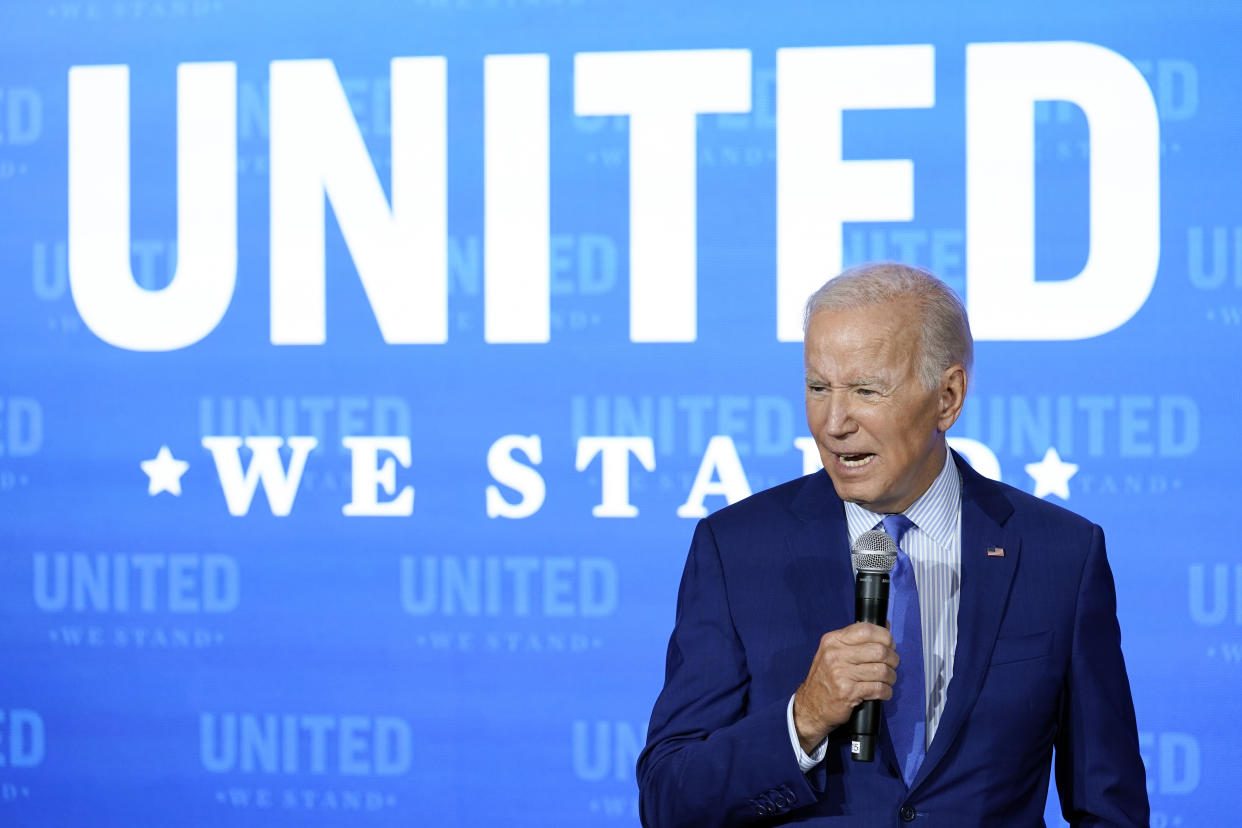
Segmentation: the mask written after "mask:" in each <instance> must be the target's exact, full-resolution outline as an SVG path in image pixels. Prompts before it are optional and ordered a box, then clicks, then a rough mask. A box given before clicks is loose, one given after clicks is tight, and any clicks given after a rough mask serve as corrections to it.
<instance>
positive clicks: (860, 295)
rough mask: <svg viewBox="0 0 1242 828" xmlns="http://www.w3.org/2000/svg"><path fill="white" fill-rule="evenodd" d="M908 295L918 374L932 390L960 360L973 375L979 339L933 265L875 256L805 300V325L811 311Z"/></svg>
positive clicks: (830, 281)
mask: <svg viewBox="0 0 1242 828" xmlns="http://www.w3.org/2000/svg"><path fill="white" fill-rule="evenodd" d="M900 299H909V300H911V301H913V302H914V303H915V306H916V307H917V308H918V311H919V317H920V320H921V323H922V324H921V325H920V327H919V332H920V335H919V379H920V380H921V381H922V383H923V387H924V388H925V389H927V390H928V391H931V390H933V389H935V388H936V387H937V386H938V385H939V384H940V377H941V375H942V374H943V373H944V371H945V369H946V368H949V367H950V366H953V365H961V366H962V367H963V368H965V369H966V375H967V377H969V376H970V369H971V365H972V363H973V362H974V356H975V342H974V339H973V338H972V337H971V335H970V322H969V320H967V318H966V308H965V307H964V306H963V305H962V300H961V299H959V298H958V296H957V294H956V293H954V292H953V291H952V289H950V288H949V286H948V285H946V284H945V283H944V282H942V281H940V280H939V279H937V278H936V277H935V276H933V275H932V274H931V273H930V272H929V271H926V270H923V269H922V268H920V267H912V266H910V265H905V264H901V263H900V262H871V263H868V264H862V265H858V266H856V267H851V268H848V269H847V270H845V271H843V272H842V273H841V275H840V276H837V277H836V278H834V279H829V280H828V281H827V282H825V283H824V285H823V287H821V288H820V289H819V290H817V291H815V292H814V293H813V294H811V298H810V299H808V300H807V301H806V313H805V315H804V316H803V320H802V330H803V332H805V331H806V327H807V325H808V324H810V321H811V316H812V315H813V314H815V313H818V312H819V311H825V310H832V311H835V310H849V309H852V308H859V307H864V306H867V305H878V304H881V303H885V302H892V301H895V300H900Z"/></svg>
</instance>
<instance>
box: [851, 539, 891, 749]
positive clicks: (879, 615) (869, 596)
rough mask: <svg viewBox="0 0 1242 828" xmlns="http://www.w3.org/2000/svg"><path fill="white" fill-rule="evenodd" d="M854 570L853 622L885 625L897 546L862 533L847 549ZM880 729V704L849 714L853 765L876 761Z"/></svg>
mask: <svg viewBox="0 0 1242 828" xmlns="http://www.w3.org/2000/svg"><path fill="white" fill-rule="evenodd" d="M850 556H851V557H852V558H853V559H854V569H856V570H858V575H857V577H856V578H855V579H854V620H855V621H865V622H867V623H868V624H876V625H878V626H881V627H882V626H884V623H885V622H886V621H887V620H888V586H889V579H888V573H889V572H891V571H892V569H893V565H894V564H895V563H897V544H896V543H894V542H893V539H892V538H890V537H889V536H888V535H887V534H885V533H884V532H882V531H881V530H879V529H872V530H871V531H869V532H863V533H862V534H861V535H859V536H858V540H856V541H854V546H853V548H852V549H851V550H850ZM879 729H880V702H879V700H878V699H868V700H867V701H864V702H863V703H862V704H860V705H858V706H857V707H855V708H854V712H853V713H851V714H850V738H851V741H850V757H851V758H852V759H853V760H854V761H855V762H871V761H873V760H874V759H875V737H876V733H877V732H878V731H879Z"/></svg>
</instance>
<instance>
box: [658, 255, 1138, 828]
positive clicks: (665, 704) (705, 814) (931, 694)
mask: <svg viewBox="0 0 1242 828" xmlns="http://www.w3.org/2000/svg"><path fill="white" fill-rule="evenodd" d="M805 332H806V336H805V359H806V411H807V422H808V424H809V425H810V428H811V432H812V434H813V435H814V437H815V441H816V443H817V445H818V447H819V454H820V458H821V459H822V460H823V464H824V470H823V471H820V472H817V473H816V474H812V475H809V476H807V477H804V478H802V479H800V480H794V481H792V482H790V483H786V484H784V485H781V486H777V487H776V488H774V489H770V490H768V491H766V492H761V493H759V494H757V495H755V496H753V497H750V498H747V499H746V500H744V501H742V502H740V503H737V504H734V505H732V506H730V507H728V508H726V509H722V510H721V511H719V512H717V513H716V514H714V515H712V516H711V517H709V518H707V519H705V520H703V521H701V522H700V523H699V525H698V528H697V529H696V531H695V534H694V540H693V543H692V546H691V549H690V554H689V557H688V560H687V562H686V568H685V573H684V575H683V578H682V584H681V590H680V592H679V595H678V602H677V622H676V626H675V628H674V630H673V634H672V638H671V639H670V641H669V646H668V661H667V673H666V679H665V685H664V690H663V691H662V692H661V694H660V697H659V699H658V700H657V701H656V704H655V709H654V710H653V712H652V716H651V726H650V729H649V735H648V741H647V746H646V748H645V749H644V750H643V753H642V755H641V756H640V757H639V760H638V778H639V786H640V788H641V811H642V818H643V822H644V824H645V825H648V826H660V828H668V826H724V825H743V824H747V825H749V824H763V825H775V824H787V823H804V824H808V825H858V826H880V825H898V826H899V825H903V824H905V823H917V824H920V825H928V826H952V828H964V826H1036V825H1043V824H1044V823H1043V811H1044V806H1045V802H1046V799H1047V793H1048V777H1049V767H1050V764H1051V759H1052V755H1053V748H1054V747H1055V749H1056V778H1057V789H1058V792H1059V794H1060V796H1061V807H1062V813H1063V814H1064V815H1065V817H1066V819H1067V820H1069V822H1071V823H1072V824H1074V825H1093V826H1094V825H1125V826H1140V825H1146V824H1147V820H1148V805H1147V795H1146V790H1145V780H1144V771H1143V764H1142V761H1141V759H1140V758H1139V751H1138V735H1137V732H1136V728H1135V720H1134V709H1133V703H1132V701H1131V697H1130V686H1129V682H1128V680H1127V678H1126V672H1125V664H1124V662H1123V661H1122V655H1121V646H1120V632H1119V630H1118V626H1117V618H1116V609H1115V603H1116V599H1115V594H1114V588H1113V579H1112V574H1111V572H1110V570H1109V567H1108V562H1107V560H1106V558H1105V554H1104V536H1103V534H1102V532H1101V530H1100V528H1099V527H1098V526H1095V525H1093V524H1092V523H1090V522H1089V521H1087V520H1084V519H1083V518H1081V517H1078V516H1077V515H1074V514H1072V513H1070V512H1067V511H1065V510H1063V509H1061V508H1058V507H1056V506H1053V505H1051V504H1048V503H1045V502H1043V501H1042V500H1038V499H1036V498H1033V497H1031V496H1030V495H1027V494H1024V493H1022V492H1020V491H1018V490H1016V489H1013V488H1011V487H1009V486H1006V485H1004V484H1001V483H997V482H993V481H991V480H987V479H986V478H983V477H981V476H980V475H979V474H977V473H976V472H975V471H974V470H972V469H971V468H970V466H969V465H967V464H966V463H965V462H964V461H963V460H962V459H961V458H960V457H958V456H957V455H956V454H954V453H953V452H952V451H950V450H949V449H948V446H947V444H946V440H945V432H946V431H948V429H949V427H950V426H952V425H953V423H954V421H955V420H956V419H957V416H958V414H959V413H960V412H961V409H962V403H963V401H964V399H965V396H966V387H967V382H968V378H969V372H970V366H971V358H972V351H973V344H972V341H971V337H970V329H969V325H968V323H967V320H966V313H965V310H964V309H963V307H962V305H961V302H960V301H959V300H958V299H957V297H956V296H955V295H954V294H953V293H952V291H950V290H949V289H948V288H947V287H945V286H944V284H943V283H941V282H940V281H939V280H937V279H936V278H935V277H933V276H931V275H930V274H928V273H926V272H924V271H921V270H918V269H915V268H910V267H905V266H902V265H897V264H880V265H867V266H863V267H860V268H855V269H852V270H848V271H846V272H845V273H843V274H842V275H841V276H839V277H837V278H836V279H833V280H831V281H829V282H828V283H827V284H825V285H824V286H823V287H822V288H820V290H819V291H818V292H816V293H815V294H814V295H813V296H812V297H811V299H810V300H809V302H808V303H807V311H806V328H805ZM873 529H883V530H884V531H885V532H886V533H887V534H889V535H890V536H891V537H892V538H893V540H894V541H895V542H896V544H897V546H898V548H899V550H900V551H899V553H898V560H897V564H896V566H895V567H894V570H893V573H892V592H893V594H892V607H893V617H892V618H891V619H890V620H891V623H890V626H889V627H887V628H886V627H880V626H876V625H872V624H865V623H851V622H852V621H853V618H854V590H853V584H854V577H855V573H854V572H853V569H852V566H851V557H850V549H851V544H852V543H853V542H854V541H855V540H856V539H857V538H858V537H859V536H860V535H861V534H863V533H864V532H867V531H869V530H873ZM890 629H891V633H890ZM895 639H896V640H895ZM868 699H877V700H880V701H881V710H882V715H881V716H880V717H879V718H880V719H881V724H880V733H879V737H878V739H877V741H876V749H875V759H874V761H872V762H857V761H852V760H851V755H850V750H851V736H850V733H849V731H850V726H849V718H850V714H851V711H852V710H853V709H854V708H855V706H857V705H858V704H860V703H861V702H862V701H864V700H868Z"/></svg>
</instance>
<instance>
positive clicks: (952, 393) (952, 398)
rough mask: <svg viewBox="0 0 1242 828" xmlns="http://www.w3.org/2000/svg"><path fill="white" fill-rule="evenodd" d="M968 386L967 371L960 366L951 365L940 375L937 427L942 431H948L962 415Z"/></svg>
mask: <svg viewBox="0 0 1242 828" xmlns="http://www.w3.org/2000/svg"><path fill="white" fill-rule="evenodd" d="M966 384H967V380H966V369H965V368H963V367H962V366H960V365H950V366H949V367H948V368H946V369H944V373H943V374H941V375H940V399H939V400H938V401H937V403H938V405H939V406H940V407H939V410H938V411H937V415H938V420H937V427H938V428H939V429H940V431H942V432H943V431H948V430H949V426H951V425H953V424H954V423H955V422H957V418H958V416H959V415H960V414H961V413H962V405H963V404H964V403H965V402H966Z"/></svg>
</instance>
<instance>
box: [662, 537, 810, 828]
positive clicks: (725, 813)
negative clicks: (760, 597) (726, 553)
mask: <svg viewBox="0 0 1242 828" xmlns="http://www.w3.org/2000/svg"><path fill="white" fill-rule="evenodd" d="M749 688H750V677H749V672H748V666H747V660H746V652H745V649H744V648H743V645H742V641H741V639H740V638H739V636H738V633H737V630H736V629H735V627H734V624H733V619H732V616H731V613H730V609H729V598H728V590H727V588H726V584H725V577H724V570H723V568H722V566H721V562H720V552H719V549H718V547H717V544H716V539H715V537H714V535H713V533H712V530H711V527H710V525H709V524H708V523H707V522H706V521H701V522H700V523H699V525H698V528H697V529H696V530H695V534H694V541H693V543H692V544H691V548H690V554H689V557H688V558H687V560H686V568H685V572H684V573H683V575H682V581H681V588H680V590H679V592H678V597H677V620H676V625H675V627H674V629H673V634H672V637H671V638H670V640H669V645H668V657H667V662H666V667H665V682H664V689H663V691H662V692H661V693H660V697H659V698H658V699H657V700H656V704H655V709H654V710H653V711H652V714H651V723H650V726H649V728H648V737H647V746H646V748H645V749H644V750H643V752H642V754H641V755H640V756H639V759H638V783H639V792H640V796H639V802H640V813H641V817H642V821H643V824H644V825H645V826H648V828H672V827H673V826H690V825H694V826H704V825H712V826H726V825H750V824H762V823H763V822H764V821H766V820H767V819H768V818H770V817H773V816H778V815H780V814H785V813H788V812H789V811H790V810H792V809H795V808H800V807H803V806H806V805H809V804H811V803H812V802H814V801H816V798H817V797H816V793H815V791H814V790H813V789H812V787H811V784H810V783H809V782H808V779H807V776H806V775H804V774H803V773H802V771H801V769H800V768H799V767H798V761H797V758H796V757H795V754H794V751H793V748H792V746H791V745H790V742H789V732H788V729H787V725H786V717H785V714H786V707H787V704H788V701H789V699H788V696H786V697H783V698H781V699H779V700H776V701H774V702H771V703H766V704H764V705H763V706H761V707H759V708H758V709H753V708H752V707H751V705H750V703H749ZM794 689H795V688H793V687H791V688H789V691H790V693H792V692H793V691H794ZM822 775H823V774H822V771H821V772H820V773H819V774H818V776H819V777H822ZM813 776H816V774H814V773H813Z"/></svg>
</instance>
